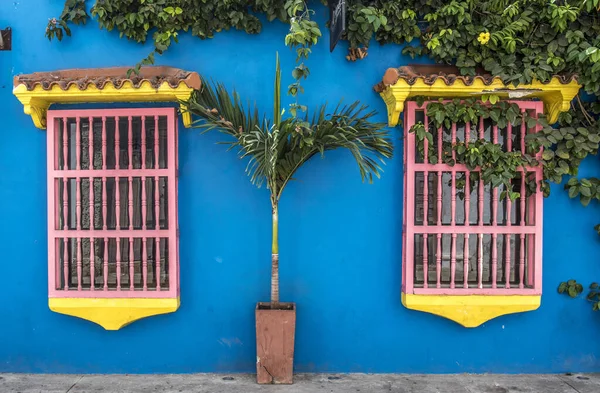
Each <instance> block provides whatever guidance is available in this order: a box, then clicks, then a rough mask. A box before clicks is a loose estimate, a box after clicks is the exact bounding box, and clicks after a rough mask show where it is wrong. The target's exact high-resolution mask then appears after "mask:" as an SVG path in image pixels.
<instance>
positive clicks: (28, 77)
mask: <svg viewBox="0 0 600 393" xmlns="http://www.w3.org/2000/svg"><path fill="white" fill-rule="evenodd" d="M128 70H129V67H112V68H78V69H71V70H59V71H50V72H34V73H33V74H23V75H17V76H15V78H14V80H13V86H14V87H16V86H18V85H25V86H27V90H33V89H34V88H35V87H37V86H42V87H43V89H44V90H50V89H52V87H54V86H60V88H61V89H63V90H67V89H69V87H71V86H72V85H76V86H77V87H78V88H79V89H80V90H86V89H87V88H88V87H89V86H90V85H92V86H95V87H97V88H98V89H100V90H102V89H103V88H104V87H105V86H106V85H107V84H112V85H113V86H114V87H115V88H117V89H119V88H121V87H123V84H124V83H125V82H131V83H132V84H133V86H134V87H135V88H138V87H140V86H141V84H142V83H143V82H145V81H148V82H150V83H151V84H152V86H153V87H155V88H158V87H160V86H161V85H162V84H163V83H164V82H167V83H168V84H169V86H171V87H172V88H176V87H178V86H179V84H180V83H182V82H183V83H185V85H186V86H187V87H190V88H193V89H199V88H200V76H199V75H198V73H196V72H190V71H185V70H181V69H179V68H173V67H165V66H155V67H142V68H141V70H140V74H139V75H135V74H132V75H131V77H130V78H127V71H128Z"/></svg>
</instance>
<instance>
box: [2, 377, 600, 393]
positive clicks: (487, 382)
mask: <svg viewBox="0 0 600 393" xmlns="http://www.w3.org/2000/svg"><path fill="white" fill-rule="evenodd" d="M0 392H1V393H84V392H86V393H99V392H102V393H142V392H143V393H155V392H156V393H184V392H192V393H231V392H240V393H257V392H269V393H320V392H323V393H353V392H361V393H370V392H375V393H379V392H386V393H600V374H585V375H580V374H575V375H564V374H563V375H500V374H486V375H473V374H460V375H407V374H299V375H296V377H295V383H294V385H288V386H283V385H278V386H275V385H266V386H264V385H262V386H261V385H257V384H256V382H255V377H254V375H249V374H231V375H225V374H186V375H31V374H0Z"/></svg>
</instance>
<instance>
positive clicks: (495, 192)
mask: <svg viewBox="0 0 600 393" xmlns="http://www.w3.org/2000/svg"><path fill="white" fill-rule="evenodd" d="M492 135H493V136H492V140H493V143H494V144H495V145H496V144H498V126H497V125H494V126H493V127H492ZM490 188H491V189H492V225H494V226H495V225H497V224H498V188H497V187H494V186H493V185H492V184H490Z"/></svg>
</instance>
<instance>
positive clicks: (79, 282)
mask: <svg viewBox="0 0 600 393" xmlns="http://www.w3.org/2000/svg"><path fill="white" fill-rule="evenodd" d="M81 281H82V276H81V238H80V237H78V238H77V290H78V291H81Z"/></svg>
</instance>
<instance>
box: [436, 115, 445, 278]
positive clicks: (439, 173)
mask: <svg viewBox="0 0 600 393" xmlns="http://www.w3.org/2000/svg"><path fill="white" fill-rule="evenodd" d="M443 132H444V129H443V127H439V128H438V135H437V137H438V149H437V150H438V164H441V163H442V154H443V152H444V149H443ZM442 175H443V173H442V171H437V195H436V200H437V220H436V221H437V225H438V226H441V225H442ZM435 267H436V288H441V286H442V235H441V234H440V233H438V234H437V249H436V266H435Z"/></svg>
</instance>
